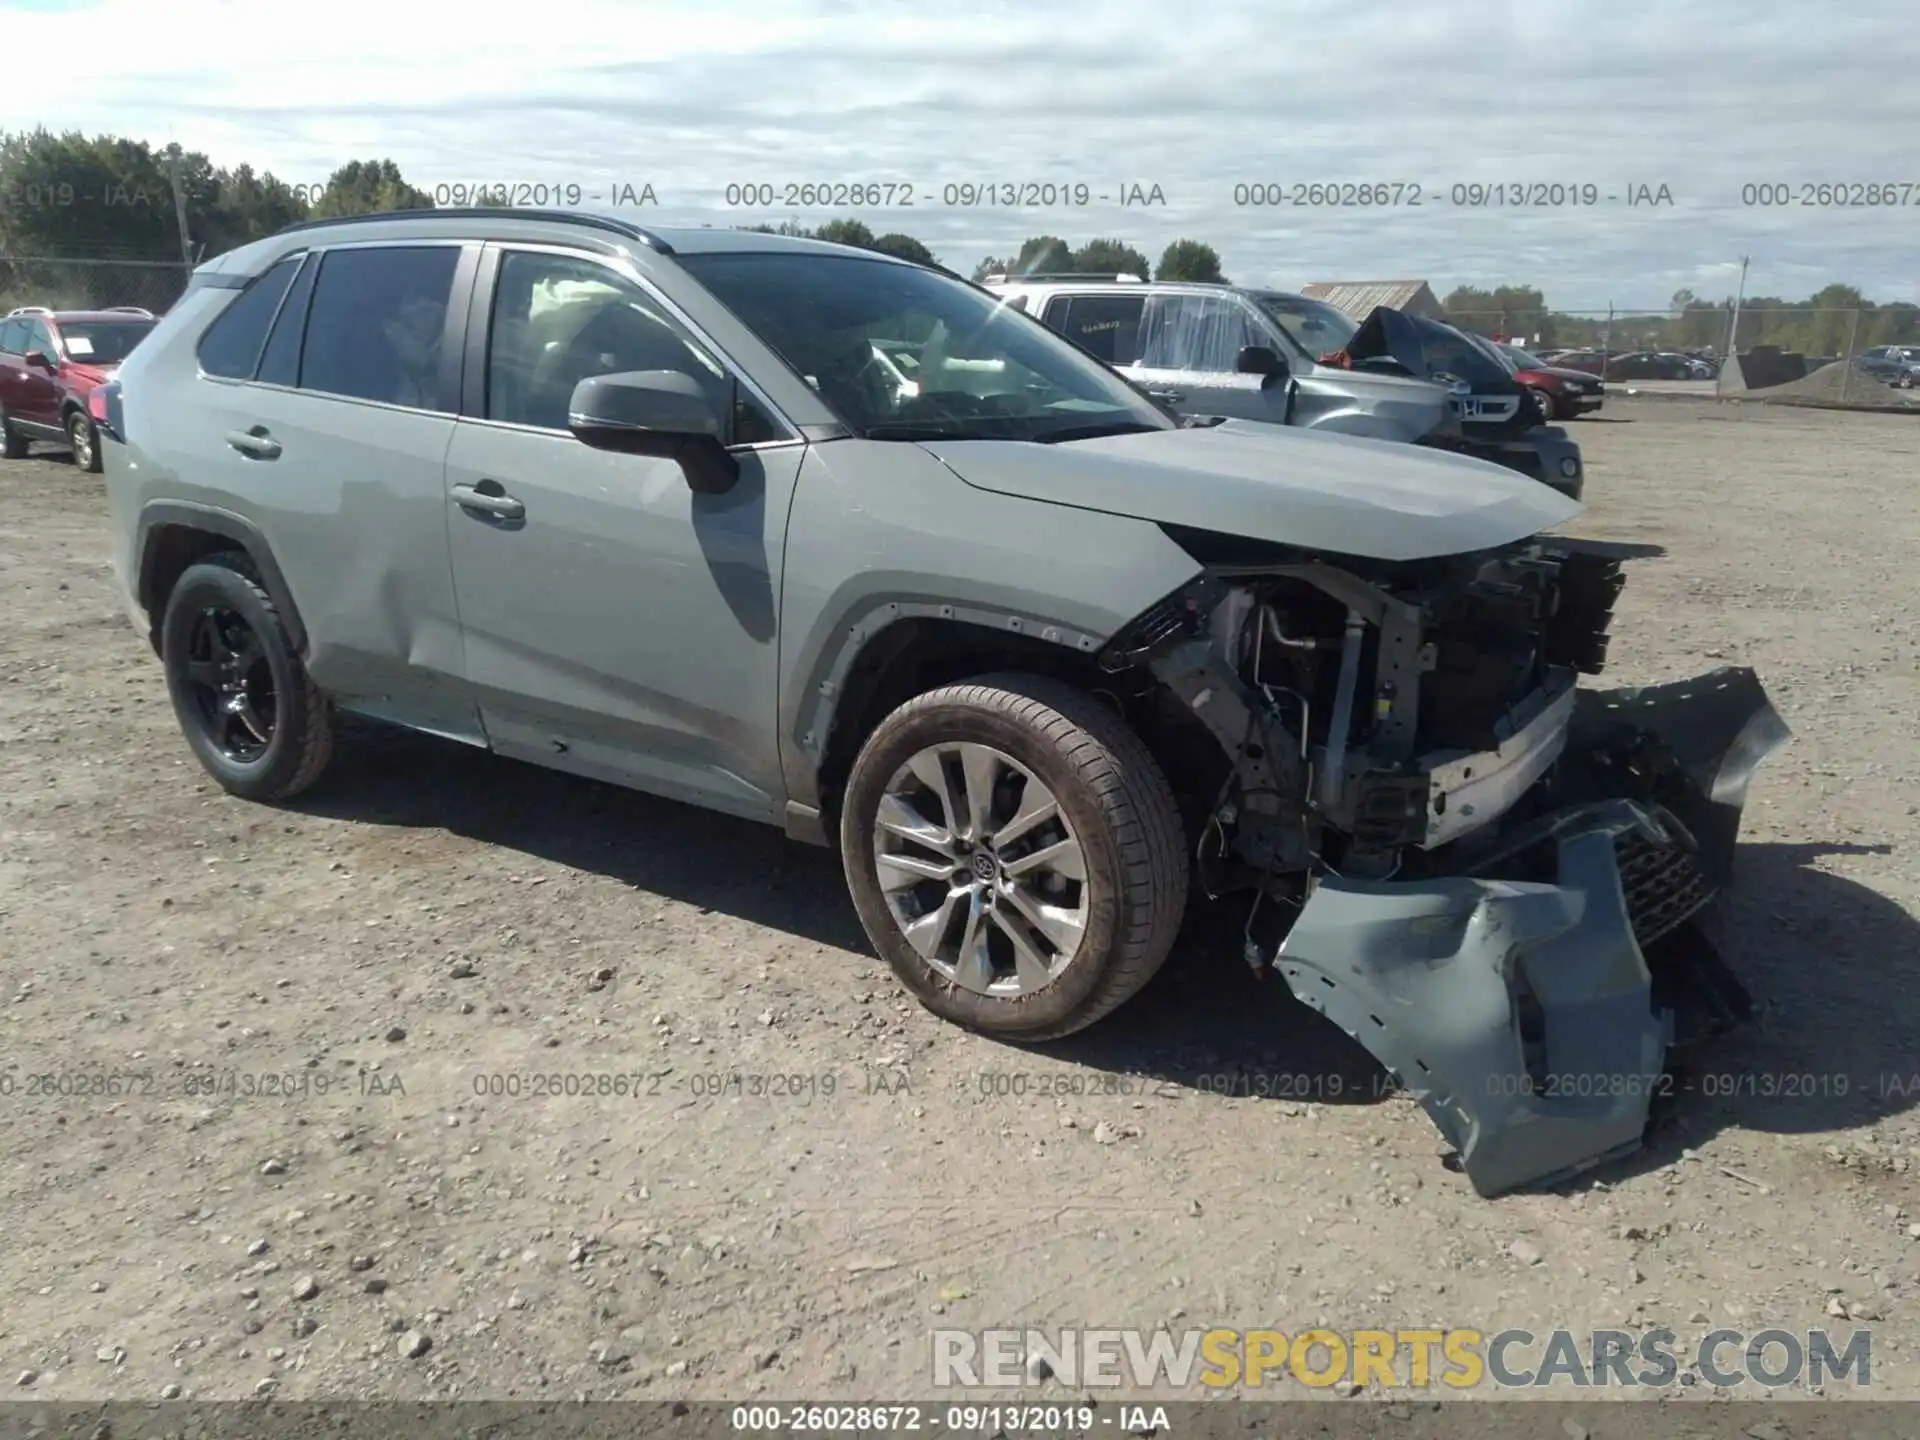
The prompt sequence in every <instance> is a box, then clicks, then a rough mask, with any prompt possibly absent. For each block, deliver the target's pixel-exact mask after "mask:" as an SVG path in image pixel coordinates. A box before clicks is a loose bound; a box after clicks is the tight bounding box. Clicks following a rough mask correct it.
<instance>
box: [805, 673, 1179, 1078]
mask: <svg viewBox="0 0 1920 1440" xmlns="http://www.w3.org/2000/svg"><path fill="white" fill-rule="evenodd" d="M840 849H841V855H842V857H843V859H844V862H845V864H846V870H847V884H848V888H849V889H850V890H851V891H852V894H853V902H854V907H855V909H856V910H857V911H858V912H859V915H860V920H861V923H862V924H863V925H864V926H865V927H866V931H867V935H868V937H869V938H870V939H871V940H872V941H873V944H874V948H875V949H877V950H878V951H879V952H880V954H881V955H882V956H883V957H884V958H885V959H886V961H887V963H888V964H889V965H890V966H892V967H893V970H894V973H895V974H897V975H898V976H899V977H900V979H901V982H902V983H903V984H905V985H906V987H907V988H908V990H910V991H911V992H912V993H913V994H914V996H915V997H916V998H917V999H918V1000H919V1001H920V1003H921V1004H923V1005H925V1006H926V1007H927V1008H928V1009H929V1010H931V1011H933V1012H934V1014H936V1015H939V1016H940V1017H941V1018H943V1019H946V1020H950V1021H952V1022H954V1023H955V1024H958V1025H962V1026H965V1027H967V1028H968V1029H971V1030H978V1031H982V1032H985V1033H988V1034H992V1035H996V1036H1000V1037H1002V1038H1005V1039H1008V1040H1017V1041H1040V1040H1052V1039H1057V1038H1058V1037H1060V1036H1063V1035H1068V1034H1071V1033H1073V1032H1074V1031H1076V1030H1081V1029H1084V1028H1085V1027H1087V1026H1089V1025H1091V1024H1093V1023H1094V1022H1095V1021H1096V1020H1099V1019H1100V1018H1101V1017H1103V1016H1105V1015H1106V1014H1108V1013H1109V1012H1110V1011H1112V1010H1114V1009H1115V1008H1117V1007H1118V1006H1119V1005H1120V1004H1121V1003H1122V1002H1123V1001H1125V1000H1127V999H1129V998H1130V997H1131V996H1132V995H1134V994H1135V993H1136V992H1137V991H1138V990H1139V989H1140V988H1141V987H1142V986H1143V985H1145V984H1146V983H1147V981H1148V980H1149V979H1151V978H1152V976H1153V974H1154V972H1155V971H1156V970H1158V969H1159V968H1160V965H1161V963H1162V962H1163V961H1164V960H1165V959H1166V956H1167V951H1168V950H1169V949H1170V948H1172V945H1173V940H1174V936H1175V934H1176V933H1177V932H1178V931H1179V928H1180V922H1181V918H1182V916H1183V915H1184V913H1185V910H1186V902H1187V886H1188V866H1187V858H1186V855H1187V850H1186V840H1185V836H1184V834H1183V831H1182V827H1181V823H1180V816H1179V812H1178V810H1177V808H1176V806H1175V804H1174V798H1173V792H1172V790H1171V788H1170V787H1169V786H1168V784H1167V779H1166V776H1165V774H1164V773H1163V772H1162V770H1161V769H1160V766H1159V764H1158V763H1157V762H1156V761H1155V760H1154V758H1153V756H1152V754H1151V753H1149V751H1148V750H1147V747H1146V745H1145V744H1144V743H1143V742H1142V741H1141V740H1140V738H1139V736H1138V735H1136V734H1135V733H1134V732H1133V731H1132V730H1131V729H1130V728H1129V727H1128V726H1127V724H1126V722H1125V721H1124V720H1123V719H1121V717H1120V716H1119V715H1118V714H1116V713H1115V712H1114V711H1113V710H1112V709H1110V708H1108V707H1107V706H1106V705H1104V704H1102V703H1101V702H1100V701H1098V700H1096V699H1094V698H1093V697H1092V696H1090V695H1088V694H1087V693H1086V692H1084V691H1082V690H1078V689H1076V688H1074V687H1073V686H1071V685H1067V684H1063V683H1061V682H1059V681H1055V680H1049V679H1045V678H1042V677H1039V676H1034V675H1020V674H1003V675H984V676H980V677H978V678H976V679H973V680H969V681H965V682H962V683H960V684H957V685H949V686H945V687H943V688H941V689H938V690H933V691H930V692H928V693H927V694H925V695H921V696H919V697H917V698H915V699H913V700H909V701H908V702H907V703H906V704H904V705H902V706H901V707H900V708H899V709H897V710H895V711H894V712H893V713H892V714H891V715H889V716H887V718H886V719H885V720H883V721H881V723H880V724H879V726H878V727H877V728H876V729H875V730H874V732H873V734H872V735H870V736H869V737H868V738H867V741H866V744H865V745H864V746H862V748H861V750H860V754H859V756H858V758H857V759H856V760H855V761H854V765H853V772H852V774H851V776H850V777H849V779H848V782H847V789H846V795H845V799H844V803H843V804H842V807H841V819H840Z"/></svg>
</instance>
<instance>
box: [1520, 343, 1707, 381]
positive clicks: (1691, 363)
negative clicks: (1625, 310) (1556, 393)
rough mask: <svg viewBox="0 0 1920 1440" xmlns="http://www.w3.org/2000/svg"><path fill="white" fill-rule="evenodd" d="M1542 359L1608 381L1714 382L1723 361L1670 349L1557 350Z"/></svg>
mask: <svg viewBox="0 0 1920 1440" xmlns="http://www.w3.org/2000/svg"><path fill="white" fill-rule="evenodd" d="M1541 358H1542V359H1543V360H1545V361H1546V362H1547V363H1548V364H1549V365H1552V366H1553V367H1555V368H1556V369H1561V370H1578V371H1581V372H1583V373H1585V374H1588V375H1596V376H1599V377H1600V378H1601V379H1604V380H1711V379H1713V378H1714V377H1715V376H1717V375H1718V374H1719V373H1720V362H1719V361H1718V360H1717V359H1714V358H1713V357H1711V356H1706V355H1683V354H1680V353H1678V352H1675V351H1670V350H1626V351H1620V352H1617V353H1615V352H1608V351H1601V350H1556V351H1552V352H1549V353H1548V354H1546V355H1544V356H1542V357H1541Z"/></svg>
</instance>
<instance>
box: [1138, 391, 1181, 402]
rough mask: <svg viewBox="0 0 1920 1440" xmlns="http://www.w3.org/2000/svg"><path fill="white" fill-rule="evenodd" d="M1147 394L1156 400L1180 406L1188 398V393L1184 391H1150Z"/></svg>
mask: <svg viewBox="0 0 1920 1440" xmlns="http://www.w3.org/2000/svg"><path fill="white" fill-rule="evenodd" d="M1147 393H1148V394H1149V395H1151V396H1153V398H1154V399H1156V400H1164V401H1166V402H1167V403H1168V404H1169V405H1178V404H1179V403H1180V402H1181V401H1182V400H1184V399H1186V398H1187V392H1186V391H1184V390H1149V391H1147Z"/></svg>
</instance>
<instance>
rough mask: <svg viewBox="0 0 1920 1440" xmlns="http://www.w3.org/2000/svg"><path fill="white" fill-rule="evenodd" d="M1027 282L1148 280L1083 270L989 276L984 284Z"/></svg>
mask: <svg viewBox="0 0 1920 1440" xmlns="http://www.w3.org/2000/svg"><path fill="white" fill-rule="evenodd" d="M1027 280H1072V281H1075V282H1077V283H1080V284H1085V283H1087V282H1093V283H1095V284H1110V285H1144V284H1146V283H1147V282H1146V280H1145V279H1144V278H1143V277H1141V276H1139V275H1090V274H1088V273H1087V272H1085V271H1083V270H1036V271H1034V272H1033V273H1032V274H1030V275H989V276H987V278H986V279H985V280H984V281H982V282H981V283H982V284H986V285H992V284H995V283H1001V284H1014V283H1016V282H1021V281H1027Z"/></svg>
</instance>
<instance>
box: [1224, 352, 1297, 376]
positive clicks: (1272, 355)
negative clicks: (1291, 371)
mask: <svg viewBox="0 0 1920 1440" xmlns="http://www.w3.org/2000/svg"><path fill="white" fill-rule="evenodd" d="M1233 368H1234V370H1235V371H1237V372H1238V373H1239V374H1242V375H1265V376H1267V377H1269V378H1273V377H1276V376H1281V375H1285V374H1286V373H1287V362H1286V361H1285V360H1283V359H1282V358H1281V357H1280V355H1279V353H1278V352H1277V351H1274V350H1271V349H1269V348H1268V347H1267V346H1265V345H1243V346H1242V347H1241V348H1240V353H1239V354H1238V355H1236V356H1235V357H1234V361H1233Z"/></svg>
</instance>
